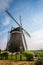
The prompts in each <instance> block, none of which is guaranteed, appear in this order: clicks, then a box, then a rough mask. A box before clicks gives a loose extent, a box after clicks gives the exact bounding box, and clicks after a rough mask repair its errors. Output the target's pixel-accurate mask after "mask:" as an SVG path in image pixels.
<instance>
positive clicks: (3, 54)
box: [0, 51, 9, 59]
mask: <svg viewBox="0 0 43 65" xmlns="http://www.w3.org/2000/svg"><path fill="white" fill-rule="evenodd" d="M8 55H9V52H8V51H4V52H1V53H0V59H8Z"/></svg>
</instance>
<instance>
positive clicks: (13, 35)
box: [5, 10, 31, 52]
mask: <svg viewBox="0 0 43 65" xmlns="http://www.w3.org/2000/svg"><path fill="white" fill-rule="evenodd" d="M5 12H6V13H7V14H8V15H9V16H10V17H11V18H12V19H13V20H14V21H15V23H16V24H17V25H18V26H19V27H17V28H14V29H13V30H11V31H10V40H9V41H8V43H7V50H9V51H11V52H12V50H13V52H19V51H21V50H22V51H26V50H27V44H26V40H25V35H24V33H23V31H24V32H25V33H26V34H27V35H28V36H29V37H30V38H31V36H30V34H29V33H28V32H27V31H26V30H25V29H24V28H23V27H22V23H21V16H20V24H19V23H18V22H17V21H16V20H15V18H14V17H13V16H12V15H11V14H10V13H9V12H8V11H7V10H6V11H5ZM23 40H24V43H23Z"/></svg>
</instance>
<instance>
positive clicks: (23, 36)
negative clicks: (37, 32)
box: [20, 16, 27, 50]
mask: <svg viewBox="0 0 43 65" xmlns="http://www.w3.org/2000/svg"><path fill="white" fill-rule="evenodd" d="M20 25H21V27H20V30H21V36H22V40H24V44H25V45H24V48H25V49H26V50H27V44H26V39H25V35H24V33H23V30H22V22H21V16H20Z"/></svg>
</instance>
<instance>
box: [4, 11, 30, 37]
mask: <svg viewBox="0 0 43 65" xmlns="http://www.w3.org/2000/svg"><path fill="white" fill-rule="evenodd" d="M5 12H6V13H7V14H8V15H9V16H10V17H11V18H12V19H13V20H14V21H15V23H17V25H18V26H19V27H21V25H20V24H19V23H18V22H17V21H16V20H15V18H14V17H13V16H12V15H11V14H10V13H9V12H8V10H5ZM22 29H23V30H24V32H25V33H26V34H27V35H28V36H29V37H30V38H31V36H30V34H29V33H28V32H27V31H26V30H25V29H24V28H22Z"/></svg>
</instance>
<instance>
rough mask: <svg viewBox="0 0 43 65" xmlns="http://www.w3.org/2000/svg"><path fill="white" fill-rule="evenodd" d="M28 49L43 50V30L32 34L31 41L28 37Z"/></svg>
mask: <svg viewBox="0 0 43 65" xmlns="http://www.w3.org/2000/svg"><path fill="white" fill-rule="evenodd" d="M26 40H27V45H28V49H31V50H32V49H34V50H35V49H43V30H38V31H35V32H32V33H31V39H29V37H27V36H26Z"/></svg>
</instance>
